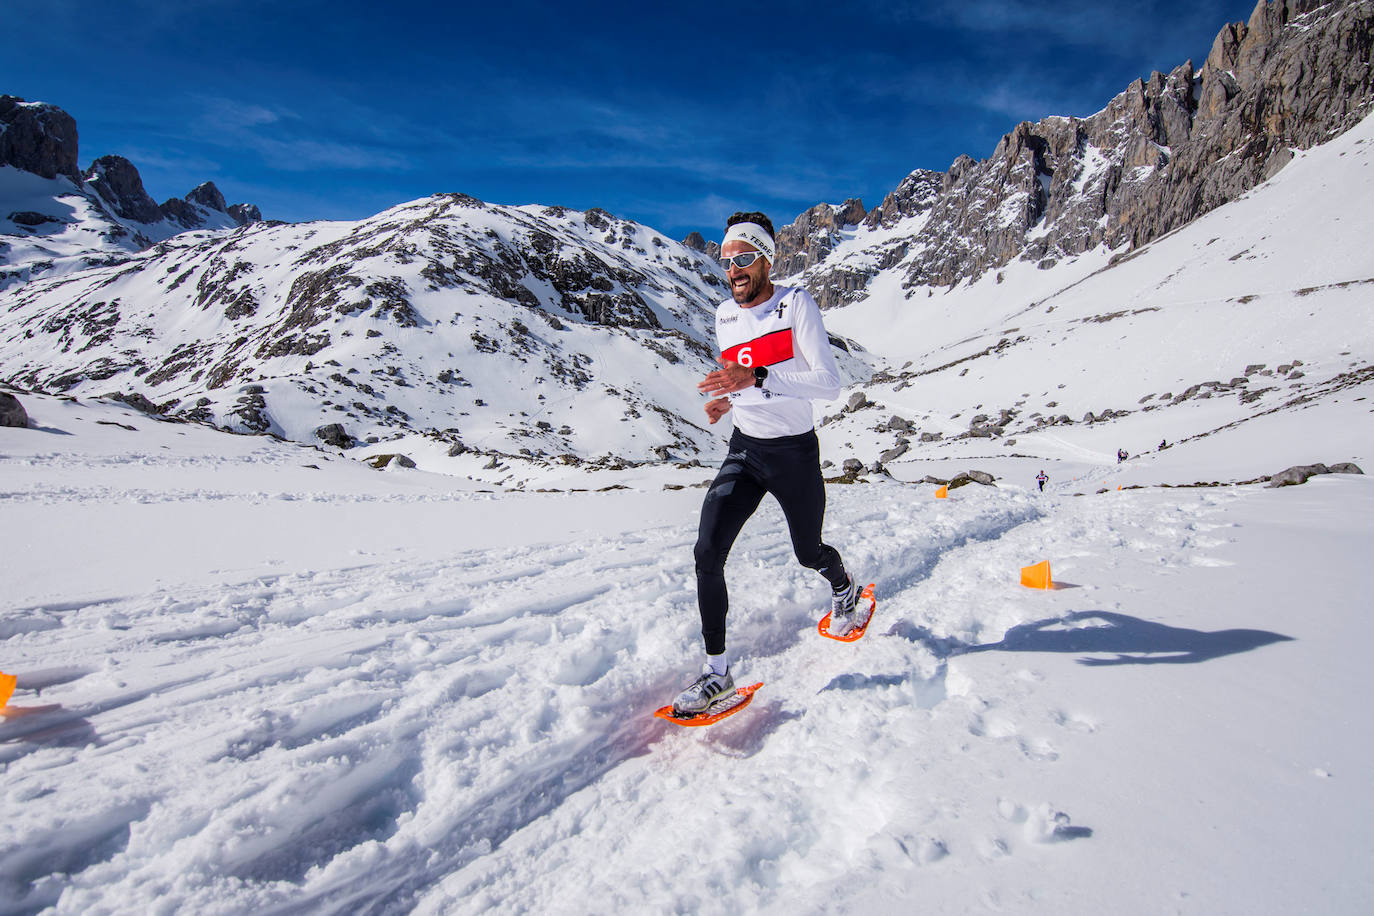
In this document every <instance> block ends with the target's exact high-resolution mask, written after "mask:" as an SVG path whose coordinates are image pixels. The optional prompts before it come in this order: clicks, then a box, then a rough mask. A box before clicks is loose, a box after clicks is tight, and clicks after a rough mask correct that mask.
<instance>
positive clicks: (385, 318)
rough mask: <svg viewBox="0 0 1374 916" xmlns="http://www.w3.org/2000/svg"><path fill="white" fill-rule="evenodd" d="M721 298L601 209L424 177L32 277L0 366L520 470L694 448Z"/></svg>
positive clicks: (671, 253)
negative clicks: (335, 216) (445, 186)
mask: <svg viewBox="0 0 1374 916" xmlns="http://www.w3.org/2000/svg"><path fill="white" fill-rule="evenodd" d="M725 295H726V293H725V286H724V280H723V275H722V274H721V272H720V270H719V268H718V267H717V266H716V265H715V264H714V263H713V262H711V261H710V260H708V259H707V258H706V257H705V256H703V255H701V254H700V253H698V252H695V251H691V250H689V249H687V248H684V247H682V246H681V245H678V244H677V243H675V242H671V241H669V240H667V239H664V238H663V237H662V236H660V235H659V234H658V233H656V232H654V231H653V230H651V229H648V228H646V227H643V226H640V225H637V224H634V223H631V222H628V221H625V220H619V219H616V218H615V217H612V216H611V215H610V214H607V213H605V212H603V211H599V210H591V211H587V212H585V213H584V212H580V211H569V210H565V209H562V208H557V207H547V208H541V207H502V206H495V205H488V204H484V203H482V202H480V201H477V200H474V199H472V198H469V197H464V196H461V195H440V196H437V197H433V198H428V199H424V200H419V201H415V202H412V203H409V204H405V205H402V206H398V207H395V208H393V209H391V210H388V211H386V212H384V213H381V214H378V215H377V216H375V217H373V218H371V219H368V220H363V221H361V222H358V223H312V224H300V225H280V224H278V225H254V226H250V227H246V228H243V229H240V230H237V231H235V232H232V233H229V234H227V235H226V234H223V233H190V234H185V235H180V236H177V237H175V238H172V239H169V240H167V241H166V242H164V243H162V244H160V245H158V246H156V247H155V248H153V249H150V250H148V251H146V252H142V253H140V254H138V255H136V256H134V257H132V258H131V259H129V260H128V261H125V262H121V263H119V264H116V265H111V266H107V267H100V268H93V269H90V270H86V271H84V272H81V273H79V274H75V275H72V276H69V277H64V278H61V279H54V280H43V279H40V280H35V281H31V282H29V283H28V284H26V285H25V286H23V287H21V288H18V289H14V290H11V291H10V292H9V293H8V295H7V297H6V300H5V305H4V310H5V311H4V322H3V331H0V373H2V374H3V375H4V377H6V378H8V379H9V380H11V381H12V382H13V383H15V384H17V385H19V386H21V387H23V388H28V389H41V390H46V391H61V392H67V393H70V394H73V395H83V396H84V395H103V394H108V393H111V392H121V393H124V394H126V395H129V396H130V397H131V400H133V401H134V402H136V403H140V404H144V405H145V406H148V407H153V405H156V410H157V411H159V412H161V413H164V414H166V415H168V416H172V417H179V418H184V419H193V420H207V421H212V422H214V423H215V424H217V425H220V426H224V427H228V428H231V429H235V430H237V431H249V432H269V433H272V434H274V435H279V436H283V437H285V438H289V439H293V440H296V441H300V442H308V443H315V444H318V443H319V442H320V438H319V437H318V435H317V431H318V430H321V429H322V428H326V427H331V426H334V425H338V426H339V427H341V429H340V430H335V431H334V434H333V436H332V441H334V442H335V443H337V444H343V445H348V444H350V443H357V442H359V441H361V442H363V443H364V444H363V445H361V446H357V447H358V448H361V449H362V451H361V452H359V453H358V454H364V453H365V454H368V455H371V454H375V453H377V452H379V451H389V452H393V453H403V454H404V455H406V457H408V458H409V459H411V460H414V461H417V462H420V463H421V464H422V465H424V466H432V467H436V468H443V469H446V470H448V471H450V472H452V473H459V474H476V473H478V472H479V471H483V470H485V471H499V470H500V468H499V467H498V466H499V465H501V464H503V463H504V462H507V461H514V462H516V463H517V464H520V465H521V466H522V468H523V470H522V471H521V472H520V473H521V475H522V476H521V480H527V479H533V478H535V477H537V476H538V474H539V473H540V471H539V470H538V468H541V467H542V468H548V467H551V466H552V467H561V466H564V465H567V464H577V463H581V462H584V461H592V462H600V463H602V464H606V463H620V462H623V461H625V460H630V461H635V460H664V459H667V458H675V459H679V460H681V459H691V458H694V457H696V455H697V454H698V453H699V452H701V451H703V450H707V449H709V450H714V447H715V445H714V444H715V443H716V442H717V441H718V440H719V437H720V433H719V432H718V431H714V430H712V431H709V432H708V431H707V430H706V429H705V428H704V427H705V426H706V425H707V424H706V422H705V415H704V413H703V412H702V408H701V405H702V398H701V396H700V395H699V394H698V393H697V391H696V382H697V381H698V380H699V379H700V378H701V376H702V375H704V374H705V373H706V372H707V371H709V369H710V368H711V367H712V366H713V365H714V363H713V359H714V356H713V345H714V344H713V338H714V317H713V316H714V308H715V304H716V302H718V301H719V300H720V299H722V298H724V297H725ZM841 355H842V357H843V358H844V360H845V362H846V364H847V365H848V366H849V367H850V368H851V369H853V368H854V367H859V371H858V372H855V373H854V374H857V375H860V376H863V375H866V371H864V370H863V368H862V366H863V364H862V363H859V362H858V361H857V360H855V359H853V358H851V357H848V356H846V355H845V354H843V353H842V354H841ZM135 396H136V397H135ZM381 440H386V444H385V446H384V447H381V446H378V447H373V446H376V445H377V443H379V442H380V441H381ZM489 465H490V467H488V466H489ZM501 476H502V477H506V476H509V475H501Z"/></svg>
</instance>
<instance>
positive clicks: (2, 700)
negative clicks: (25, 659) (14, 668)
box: [0, 671, 19, 709]
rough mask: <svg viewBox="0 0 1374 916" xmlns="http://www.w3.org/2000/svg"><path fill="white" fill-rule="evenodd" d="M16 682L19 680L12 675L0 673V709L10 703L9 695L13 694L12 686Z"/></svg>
mask: <svg viewBox="0 0 1374 916" xmlns="http://www.w3.org/2000/svg"><path fill="white" fill-rule="evenodd" d="M18 682H19V678H17V677H15V676H14V675H13V674H6V673H5V672H3V671H0V709H4V708H5V704H6V703H8V702H9V701H10V695H11V694H13V693H14V685H15V684H17V683H18Z"/></svg>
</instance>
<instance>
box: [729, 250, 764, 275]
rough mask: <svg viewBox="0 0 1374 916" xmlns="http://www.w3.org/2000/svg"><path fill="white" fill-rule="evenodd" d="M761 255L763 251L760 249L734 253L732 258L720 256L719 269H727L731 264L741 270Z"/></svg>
mask: <svg viewBox="0 0 1374 916" xmlns="http://www.w3.org/2000/svg"><path fill="white" fill-rule="evenodd" d="M761 257H763V252H761V251H746V252H745V253H744V254H737V255H735V256H734V257H733V258H721V259H720V267H721V270H729V269H730V265H731V264H733V265H735V266H736V267H738V268H740V269H741V270H742V269H744V268H745V267H748V266H749V265H751V264H753V263H754V262H755V261H757V260H758V259H759V258H761Z"/></svg>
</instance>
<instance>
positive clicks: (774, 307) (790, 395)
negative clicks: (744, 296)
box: [716, 286, 840, 439]
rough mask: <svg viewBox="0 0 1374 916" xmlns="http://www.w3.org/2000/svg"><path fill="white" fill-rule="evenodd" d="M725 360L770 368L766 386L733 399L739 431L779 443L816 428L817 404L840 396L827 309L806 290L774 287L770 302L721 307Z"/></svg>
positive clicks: (718, 320) (726, 303)
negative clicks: (814, 409) (825, 316)
mask: <svg viewBox="0 0 1374 916" xmlns="http://www.w3.org/2000/svg"><path fill="white" fill-rule="evenodd" d="M716 341H717V342H718V343H719V345H720V350H721V356H722V357H723V358H724V359H726V360H729V361H731V362H736V363H739V364H740V365H741V366H749V367H754V366H767V367H768V378H767V380H766V381H765V382H764V383H763V387H762V388H746V389H745V390H743V391H736V392H734V393H732V394H730V395H729V398H730V415H731V416H732V417H733V419H734V423H735V428H736V429H738V430H739V431H740V432H742V433H744V434H745V435H747V436H754V437H755V438H759V439H776V438H778V437H780V436H795V435H798V434H800V433H804V432H806V431H808V430H810V429H814V428H815V425H816V424H815V419H814V416H813V414H812V410H811V402H812V401H813V400H820V401H828V400H832V399H833V398H836V397H838V396H839V393H840V370H839V367H838V366H837V365H836V363H835V354H834V353H833V352H832V351H831V349H830V336H829V335H828V334H826V332H825V324H824V323H823V322H822V321H821V310H820V307H819V306H817V305H816V300H815V299H812V298H811V294H810V293H808V292H807V291H806V290H804V289H801V288H800V287H794V286H774V288H773V295H772V296H771V297H770V298H769V299H768V301H767V302H761V303H759V304H758V305H756V306H754V307H753V308H744V307H743V306H741V305H740V304H739V303H738V302H736V301H735V300H734V299H726V300H725V301H724V302H722V303H721V304H720V305H719V306H718V307H717V308H716Z"/></svg>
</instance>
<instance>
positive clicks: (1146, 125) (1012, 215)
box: [778, 0, 1374, 306]
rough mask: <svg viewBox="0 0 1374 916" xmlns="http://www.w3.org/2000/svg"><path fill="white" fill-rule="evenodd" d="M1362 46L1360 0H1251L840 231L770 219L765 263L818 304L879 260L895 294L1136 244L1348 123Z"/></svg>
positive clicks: (811, 215)
mask: <svg viewBox="0 0 1374 916" xmlns="http://www.w3.org/2000/svg"><path fill="white" fill-rule="evenodd" d="M1372 45H1374V2H1371V0H1344V2H1329V3H1323V2H1318V0H1260V2H1259V3H1258V5H1257V6H1256V7H1255V10H1254V13H1253V14H1252V15H1251V17H1250V20H1249V21H1248V22H1247V23H1235V24H1232V25H1228V26H1226V27H1225V28H1223V29H1222V30H1221V32H1220V33H1219V34H1218V36H1217V38H1216V41H1215V43H1214V45H1213V47H1212V50H1211V52H1210V54H1209V55H1208V57H1207V61H1206V62H1205V63H1204V65H1203V66H1202V68H1201V69H1200V70H1195V69H1194V67H1193V64H1192V63H1191V62H1187V63H1184V64H1182V65H1180V66H1179V67H1177V68H1175V69H1174V70H1173V71H1172V72H1171V73H1169V74H1167V75H1165V74H1161V73H1154V74H1152V75H1151V76H1150V77H1149V79H1146V80H1138V81H1136V82H1135V83H1133V84H1132V85H1131V86H1129V87H1128V88H1127V89H1126V90H1125V91H1124V92H1122V93H1121V94H1120V95H1118V96H1117V97H1116V98H1114V99H1112V100H1111V102H1109V103H1108V105H1107V106H1106V107H1105V108H1104V109H1103V110H1102V111H1100V112H1098V113H1097V114H1095V115H1092V116H1091V117H1088V118H1082V119H1079V118H1067V117H1051V118H1046V119H1044V120H1042V121H1040V122H1038V123H1035V124H1031V123H1028V122H1027V123H1022V124H1020V125H1018V126H1017V127H1016V128H1015V129H1013V130H1012V131H1011V132H1010V133H1009V134H1007V135H1006V136H1005V137H1003V138H1002V140H1001V142H999V143H998V145H997V148H996V149H995V150H994V151H993V154H992V155H991V156H990V157H989V158H987V159H985V160H982V161H975V160H973V159H972V158H970V157H968V156H961V157H959V158H958V159H957V160H955V162H954V163H953V164H952V165H951V166H950V168H949V170H948V171H946V172H944V173H936V172H929V171H918V172H913V173H912V174H911V175H910V176H908V177H907V178H906V179H905V180H904V181H903V182H902V184H901V185H900V186H898V188H896V189H895V190H894V191H893V192H892V193H890V194H889V195H888V196H887V197H886V199H884V201H883V203H882V204H881V205H880V206H878V207H876V208H874V210H873V211H872V212H870V213H868V214H867V216H866V217H865V218H864V220H863V222H862V225H861V226H859V227H857V228H856V229H854V230H853V231H851V232H849V233H848V235H847V238H845V239H844V241H845V244H844V245H843V246H840V244H839V242H840V238H839V237H838V233H837V232H835V231H834V230H831V231H830V233H829V234H830V236H831V241H830V242H829V243H828V244H816V243H815V241H814V239H815V238H816V233H815V231H814V228H812V227H813V224H814V223H815V222H816V218H817V217H816V214H817V209H819V208H813V210H811V211H808V212H807V213H805V214H803V215H802V216H801V217H800V218H799V219H798V220H797V222H796V223H794V224H793V225H792V226H790V227H788V229H787V230H784V231H783V232H780V233H779V235H780V244H779V255H778V260H779V262H780V264H782V265H785V266H786V268H785V270H783V271H782V272H781V273H782V274H783V275H785V276H793V277H797V276H800V282H801V283H802V284H803V285H805V286H807V287H808V288H809V289H811V290H813V291H814V292H815V294H816V296H817V299H818V301H820V302H821V303H822V305H823V306H831V305H836V304H839V303H842V302H852V301H857V300H858V299H862V298H863V297H864V296H865V295H866V294H867V292H866V290H867V287H868V283H869V282H870V281H871V280H872V278H873V277H875V276H876V275H877V274H878V273H879V272H881V271H884V270H889V269H893V268H896V269H899V270H900V271H901V273H902V276H903V280H902V286H903V287H904V288H905V289H906V291H907V295H908V296H910V295H912V294H913V293H914V292H915V291H916V290H917V289H919V288H921V287H926V288H929V287H949V286H952V285H954V284H957V283H960V282H962V281H966V280H972V279H975V278H977V277H980V276H982V275H983V274H985V273H987V272H988V271H992V270H996V269H998V268H1000V267H1003V266H1005V265H1006V264H1008V263H1009V262H1011V261H1012V260H1017V259H1019V260H1025V261H1030V262H1032V263H1036V264H1039V265H1041V266H1043V267H1046V268H1048V267H1050V266H1052V265H1054V264H1055V263H1057V262H1058V261H1060V260H1062V259H1065V258H1071V257H1074V256H1077V255H1080V254H1082V253H1083V252H1085V251H1089V250H1091V249H1093V248H1096V247H1097V246H1099V245H1106V246H1108V247H1110V248H1112V249H1122V250H1130V249H1133V248H1136V247H1139V246H1140V245H1143V244H1145V243H1147V242H1149V241H1150V240H1152V239H1155V238H1159V237H1160V236H1162V235H1164V234H1165V233H1167V232H1169V231H1171V230H1173V229H1176V228H1178V227H1179V226H1182V225H1185V224H1186V223H1188V222H1190V221H1192V220H1193V219H1196V218H1197V217H1198V216H1200V215H1201V214H1203V213H1206V212H1207V211H1209V210H1212V209H1214V208H1216V207H1217V206H1220V205H1221V204H1223V203H1226V202H1227V201H1230V200H1234V199H1236V198H1237V197H1239V196H1240V195H1241V194H1243V193H1245V192H1246V191H1248V190H1249V189H1251V188H1253V187H1254V186H1255V185H1257V184H1258V183H1260V182H1261V181H1264V180H1265V179H1266V178H1268V177H1270V176H1272V175H1273V174H1274V173H1275V172H1277V171H1278V170H1279V169H1281V168H1282V167H1283V166H1284V165H1285V164H1286V163H1287V162H1288V161H1289V160H1290V159H1291V158H1292V150H1293V149H1295V148H1297V149H1305V148H1309V147H1311V146H1313V145H1315V144H1317V143H1320V142H1322V141H1323V140H1326V139H1330V138H1331V137H1333V136H1335V135H1337V134H1339V133H1341V132H1342V131H1344V130H1346V129H1348V128H1349V127H1351V126H1352V125H1354V124H1355V123H1357V122H1358V121H1359V120H1360V118H1361V117H1362V116H1363V115H1364V114H1365V113H1367V112H1368V111H1369V110H1370V106H1371V99H1374V71H1371V66H1370V63H1369V61H1370V56H1371V46H1372ZM821 206H822V207H826V205H821ZM861 207H862V205H859V209H861ZM827 209H829V208H827ZM783 238H786V239H787V241H786V242H785V243H784V242H783V241H782V239H783ZM837 251H838V253H836V252H837Z"/></svg>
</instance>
